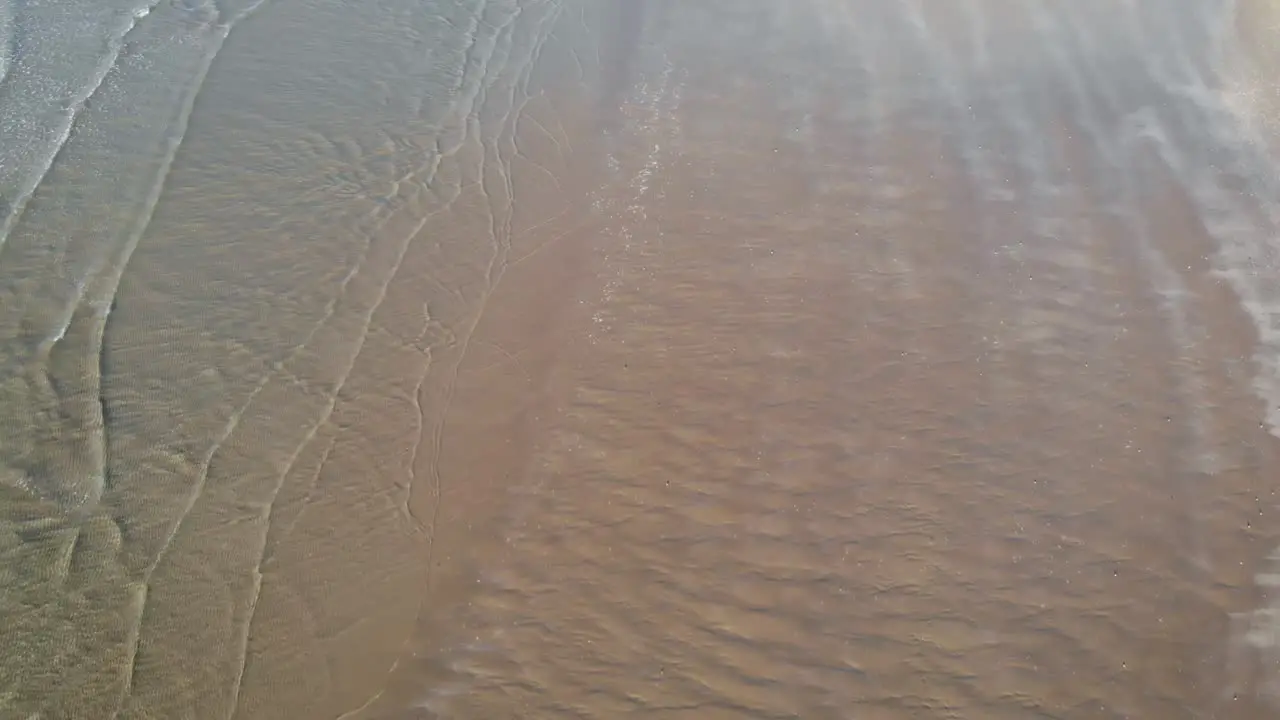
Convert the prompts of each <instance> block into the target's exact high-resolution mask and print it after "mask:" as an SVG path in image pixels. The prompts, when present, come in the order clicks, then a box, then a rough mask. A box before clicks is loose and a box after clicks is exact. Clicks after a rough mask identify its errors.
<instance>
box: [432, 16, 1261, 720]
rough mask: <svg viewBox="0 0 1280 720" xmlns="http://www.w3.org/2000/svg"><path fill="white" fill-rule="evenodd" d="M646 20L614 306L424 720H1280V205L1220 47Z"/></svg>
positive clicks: (611, 265) (611, 199) (593, 339)
mask: <svg viewBox="0 0 1280 720" xmlns="http://www.w3.org/2000/svg"><path fill="white" fill-rule="evenodd" d="M1032 6H1034V7H1039V8H1040V9H1038V10H1031V9H1029V8H1031V7H1032ZM650 7H651V10H652V15H651V17H649V18H648V23H649V24H648V26H647V28H646V36H645V38H644V42H643V44H642V47H641V50H640V52H639V59H638V60H637V61H636V66H637V67H638V68H640V78H639V80H640V83H639V84H638V85H637V86H636V87H634V88H633V89H632V90H631V92H630V94H629V95H628V96H627V98H626V99H625V103H624V107H623V111H624V114H625V117H626V122H625V125H624V129H623V132H622V133H621V135H620V138H621V139H620V140H619V141H618V143H617V144H616V145H615V146H614V149H613V155H612V157H611V158H610V161H611V162H612V163H613V164H612V167H613V168H614V175H613V178H612V179H611V180H610V182H609V183H607V184H606V185H605V187H604V188H603V189H601V190H600V191H599V192H598V194H597V196H596V200H597V202H598V205H599V207H600V208H601V213H602V216H603V217H604V229H603V230H601V232H600V237H599V238H597V240H596V241H595V243H594V244H595V246H596V247H598V248H599V249H600V250H599V252H600V258H599V267H600V268H601V270H600V273H601V284H602V287H601V289H600V290H599V292H598V293H597V294H595V295H594V296H592V297H591V298H590V299H588V300H586V302H585V304H584V306H583V308H584V309H583V310H582V312H581V313H580V317H579V319H578V322H579V323H580V325H579V327H581V328H582V330H581V331H580V332H579V333H575V334H573V336H572V337H573V339H572V341H571V346H570V348H569V349H568V350H566V351H565V353H564V355H563V357H564V360H563V361H562V363H561V364H560V365H559V366H558V367H557V369H556V371H555V377H556V378H557V380H556V381H555V384H556V386H557V387H559V388H561V389H562V392H563V393H564V396H563V404H562V405H561V406H560V407H559V408H558V409H557V411H556V412H555V414H554V417H553V419H552V420H551V422H550V423H549V430H548V433H547V436H546V437H545V439H544V440H543V441H542V443H541V444H540V445H539V447H538V450H537V452H536V453H535V456H534V458H533V461H532V462H531V464H530V466H529V468H530V469H529V471H528V474H527V477H526V479H525V481H524V484H523V485H522V486H521V487H520V488H519V490H520V491H521V493H522V494H521V497H520V499H518V500H516V501H515V502H513V503H512V505H511V510H510V515H509V518H510V519H509V521H508V522H510V527H511V529H510V531H509V538H508V540H509V543H508V544H509V548H508V550H507V551H506V553H505V554H504V555H503V557H502V559H501V562H500V563H495V564H494V565H493V567H491V568H487V569H486V572H485V576H484V578H483V582H482V583H481V587H482V590H481V591H480V592H479V594H478V596H477V598H476V600H475V602H474V603H473V606H472V607H471V609H470V611H469V613H468V614H467V615H466V616H465V618H466V619H465V621H464V622H465V624H466V626H467V627H468V628H469V629H470V630H471V636H472V637H471V638H470V639H469V641H468V643H467V644H466V645H465V646H461V647H459V648H456V649H454V650H453V651H451V652H449V653H444V654H443V656H442V659H441V663H442V664H444V665H448V666H449V668H450V674H451V681H449V682H444V683H442V684H441V685H440V686H439V687H438V688H436V689H435V690H434V691H432V692H428V693H424V697H423V701H422V705H423V707H425V708H428V709H429V710H431V711H433V712H436V713H438V714H439V715H440V716H442V717H477V718H479V717H484V718H508V717H510V718H516V717H521V718H523V717H548V718H552V717H600V718H606V717H620V716H623V715H624V714H636V715H638V716H641V717H664V718H666V717H688V718H695V717H696V718H715V717H725V718H729V717H779V718H780V717H805V718H825V717H830V718H845V717H857V718H908V717H910V718H922V717H966V718H968V717H983V718H1026V717H1054V718H1105V717H1115V718H1121V717H1150V718H1178V717H1187V718H1190V717H1241V718H1262V717H1272V716H1274V713H1275V712H1276V711H1277V710H1276V706H1272V705H1269V702H1271V698H1270V697H1269V696H1268V692H1269V690H1268V686H1269V684H1270V683H1272V682H1273V681H1274V678H1275V677H1276V676H1277V675H1276V673H1277V667H1276V665H1275V659H1274V658H1275V656H1274V655H1273V654H1272V653H1273V650H1271V649H1270V648H1269V647H1268V640H1267V637H1266V636H1267V633H1269V632H1272V631H1271V630H1270V628H1271V627H1272V625H1271V624H1270V623H1271V621H1270V618H1269V617H1267V615H1266V612H1265V611H1259V612H1254V610H1255V609H1256V608H1258V607H1259V606H1260V604H1261V605H1263V606H1265V603H1266V602H1267V600H1266V595H1265V588H1262V589H1259V588H1256V587H1255V585H1254V578H1253V574H1254V572H1256V570H1257V568H1258V567H1259V561H1260V560H1261V558H1262V556H1263V555H1265V554H1266V553H1267V552H1268V550H1269V548H1271V547H1272V546H1273V545H1274V544H1275V542H1276V538H1275V531H1276V523H1275V500H1276V498H1275V489H1276V477H1277V475H1276V472H1277V465H1276V457H1275V446H1274V438H1273V437H1271V435H1270V434H1269V433H1268V430H1269V428H1268V427H1267V426H1266V425H1265V424H1264V423H1263V422H1261V421H1262V418H1263V416H1264V414H1266V412H1267V411H1268V410H1269V408H1267V407H1264V406H1263V404H1262V402H1261V399H1265V400H1267V401H1273V400H1274V399H1275V396H1274V395H1273V394H1272V393H1271V388H1272V387H1273V383H1274V382H1275V379H1274V377H1273V376H1272V373H1274V369H1275V367H1274V358H1275V355H1274V354H1272V348H1270V347H1268V345H1267V343H1266V342H1265V338H1264V342H1263V343H1262V345H1261V346H1260V349H1258V350H1257V352H1258V354H1257V355H1256V356H1255V354H1254V353H1255V345H1254V340H1255V337H1256V336H1257V335H1258V334H1259V331H1260V330H1261V331H1262V332H1263V333H1264V334H1265V330H1266V328H1265V327H1261V326H1256V325H1255V324H1254V323H1253V322H1252V321H1258V322H1262V319H1260V318H1261V317H1262V315H1261V314H1262V312H1263V311H1264V310H1266V311H1270V310H1272V309H1273V308H1275V307H1276V305H1274V304H1273V303H1271V302H1270V300H1269V299H1268V296H1267V295H1266V293H1267V292H1274V291H1275V289H1276V287H1277V286H1275V285H1274V284H1273V279H1274V277H1275V276H1274V275H1267V274H1265V273H1268V272H1274V268H1275V267H1276V265H1275V262H1274V259H1273V258H1272V256H1271V255H1270V254H1266V255H1264V254H1257V255H1252V257H1251V258H1246V257H1245V256H1242V253H1244V252H1245V250H1243V248H1245V247H1249V248H1251V250H1249V251H1248V252H1249V253H1253V252H1255V251H1256V252H1258V253H1262V252H1263V251H1266V252H1268V253H1271V252H1274V251H1272V250H1269V249H1268V248H1271V247H1273V245H1272V243H1273V242H1274V237H1275V235H1274V234H1273V231H1274V215H1273V214H1272V213H1273V210H1274V205H1273V203H1274V202H1275V198H1276V197H1277V196H1276V195H1275V194H1274V193H1270V192H1269V191H1268V190H1269V188H1271V187H1272V184H1273V183H1274V180H1273V179H1272V178H1274V174H1272V173H1271V171H1270V170H1269V169H1268V170H1267V171H1266V173H1264V172H1263V167H1264V166H1263V163H1262V162H1260V158H1258V157H1257V156H1255V155H1251V154H1250V153H1251V152H1256V149H1254V150H1250V149H1249V147H1250V146H1249V145H1248V144H1246V143H1245V141H1244V140H1243V139H1242V138H1243V137H1244V136H1243V135H1241V134H1240V131H1239V129H1238V127H1237V123H1238V118H1236V117H1235V116H1234V115H1232V114H1231V113H1232V111H1231V108H1230V107H1229V106H1228V105H1227V104H1226V103H1225V102H1224V100H1223V98H1222V94H1221V93H1220V92H1219V90H1218V84H1219V83H1220V82H1222V78H1221V77H1220V76H1219V75H1218V73H1221V72H1225V68H1226V64H1225V63H1226V61H1225V59H1223V58H1221V57H1219V56H1217V55H1215V53H1217V52H1219V51H1220V49H1221V46H1220V45H1218V46H1216V47H1215V43H1219V42H1220V40H1221V36H1218V35H1214V34H1213V33H1214V32H1216V31H1217V30H1219V29H1220V27H1221V26H1220V25H1214V24H1213V22H1219V21H1222V19H1223V16H1221V15H1216V14H1214V13H1213V12H1211V10H1213V8H1210V7H1208V5H1207V4H1206V5H1205V7H1204V8H1203V10H1204V14H1203V15H1195V16H1192V17H1187V16H1186V15H1185V14H1183V15H1179V14H1178V12H1177V11H1176V10H1177V8H1183V7H1185V3H1184V4H1175V3H1158V2H1147V3H1131V4H1121V5H1120V7H1121V8H1123V10H1124V11H1123V12H1119V13H1117V12H1116V7H1117V5H1116V4H1115V3H1110V2H1082V3H1070V4H1067V3H1041V4H1028V3H1013V2H994V1H993V2H968V3H910V2H901V3H883V2H874V3H873V2H848V1H845V2H834V1H833V2H829V3H816V2H810V3H788V4H785V5H783V4H780V3H766V2H758V3H752V2H734V3H729V2H724V3H699V4H696V5H694V4H682V5H679V6H677V5H676V4H667V5H666V6H665V7H663V8H661V9H658V6H657V5H651V6H650ZM1217 9H1218V10H1220V9H1222V8H1217ZM1248 262H1252V263H1254V264H1253V265H1249V264H1247V263H1248ZM1242 263H1246V264H1242ZM1268 278H1270V279H1268ZM1250 293H1253V294H1252V295H1251V294H1250ZM1237 294H1240V295H1244V296H1245V297H1246V298H1247V299H1248V302H1251V303H1256V305H1255V306H1251V308H1250V309H1249V312H1245V311H1242V309H1241V302H1240V301H1239V299H1238V297H1237ZM1255 391H1257V392H1259V393H1261V396H1259V395H1258V394H1255ZM1260 398H1261V399H1260ZM1262 580H1264V581H1265V580H1266V578H1262ZM1250 628H1252V630H1250Z"/></svg>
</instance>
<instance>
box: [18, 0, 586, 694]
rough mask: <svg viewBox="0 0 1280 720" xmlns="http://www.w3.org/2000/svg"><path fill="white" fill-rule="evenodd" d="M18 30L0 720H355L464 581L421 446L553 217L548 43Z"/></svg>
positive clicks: (469, 24)
mask: <svg viewBox="0 0 1280 720" xmlns="http://www.w3.org/2000/svg"><path fill="white" fill-rule="evenodd" d="M51 5H56V4H49V3H44V4H38V3H21V4H18V5H14V6H9V5H6V8H9V9H7V10H6V12H8V13H10V15H9V17H8V18H7V22H8V23H9V24H8V25H7V26H6V30H7V31H8V32H9V33H10V35H11V37H12V38H13V42H14V43H16V47H17V48H18V49H17V50H16V51H15V52H11V53H10V54H9V55H7V57H8V58H9V59H8V60H7V64H6V69H7V70H8V74H7V75H6V76H5V81H4V85H3V86H2V87H0V93H3V102H0V106H2V107H3V108H4V113H5V116H4V122H5V123H6V127H5V132H6V146H5V151H6V152H9V151H11V150H12V152H13V155H12V156H11V157H14V158H17V160H18V161H19V162H17V163H16V164H15V165H14V166H12V167H13V168H15V169H13V170H12V171H11V169H10V168H11V166H10V165H9V164H7V163H6V164H5V176H4V178H3V182H4V185H3V192H4V198H5V215H4V218H5V219H4V225H3V228H4V236H3V238H4V245H3V248H0V253H2V254H0V267H2V268H3V273H2V274H0V304H2V305H3V308H4V311H3V313H2V314H0V333H2V335H0V338H2V343H0V365H2V366H3V369H4V377H3V383H4V384H3V390H2V391H0V392H3V396H2V399H0V406H2V407H3V408H4V412H5V417H6V424H5V428H4V433H3V436H2V437H0V472H2V475H0V480H2V483H0V488H2V492H3V497H2V498H0V512H2V513H3V517H2V519H0V525H2V527H3V535H0V538H2V539H0V548H2V550H0V552H2V553H3V561H2V563H0V568H3V570H2V572H3V579H2V580H0V608H2V610H0V612H3V620H2V621H0V627H3V628H4V629H3V641H2V642H0V647H3V662H2V663H0V703H3V711H0V714H3V715H4V716H5V717H21V718H28V717H42V718H70V717H104V718H105V717H156V718H173V717H222V718H225V717H233V716H235V717H323V716H336V715H337V714H340V713H342V712H346V711H352V710H354V709H355V708H357V707H360V706H361V705H363V704H365V703H369V704H370V706H371V707H372V705H374V704H375V703H373V702H372V701H373V699H374V698H376V697H377V696H378V693H379V689H380V688H381V687H382V686H383V684H384V678H385V676H386V674H387V672H388V670H389V669H390V668H391V667H392V666H393V665H395V664H396V663H397V661H398V659H399V658H401V657H402V656H404V657H407V656H408V655H409V654H410V652H411V648H410V647H409V645H408V642H409V640H410V639H412V638H413V637H415V633H414V629H415V627H416V623H417V619H418V616H419V612H420V611H421V610H422V609H423V608H424V607H426V599H427V588H428V585H429V584H439V583H442V582H443V581H444V580H445V579H447V577H448V575H447V573H445V574H444V575H445V577H444V578H436V577H434V576H433V573H432V568H433V563H434V566H437V567H442V568H448V567H449V566H450V561H451V559H452V558H454V557H461V556H464V555H465V552H464V550H465V548H459V547H450V548H441V547H440V543H438V542H435V540H436V537H437V530H438V525H439V522H438V521H439V516H440V513H441V509H440V504H439V500H440V494H441V488H442V487H443V486H444V485H445V484H446V483H447V482H449V481H450V480H453V481H454V482H464V481H466V482H471V480H472V479H471V478H470V477H469V476H468V475H467V474H466V473H463V474H461V475H457V476H453V475H450V474H449V473H447V472H445V471H444V470H443V469H442V468H443V467H444V463H445V462H446V460H445V457H446V455H448V452H455V453H456V452H462V449H463V448H466V447H467V445H466V444H465V442H452V441H451V432H452V431H451V430H450V429H449V427H446V423H445V418H446V417H449V418H458V419H459V421H463V420H465V419H466V418H467V417H469V416H468V414H467V412H465V411H463V410H459V409H457V408H453V407H452V403H451V400H452V399H453V398H454V395H455V391H456V389H457V388H458V387H459V380H458V378H459V376H460V371H459V367H460V365H461V361H462V358H463V357H464V355H465V356H467V357H468V358H472V363H471V364H472V365H475V364H477V363H478V362H480V361H482V360H484V359H486V358H488V359H489V361H490V362H492V355H493V352H491V351H490V350H489V349H486V348H481V347H478V346H477V345H478V343H476V342H473V338H472V335H473V330H474V329H475V327H476V324H477V322H478V320H479V318H480V316H481V313H482V312H485V310H486V307H487V305H488V302H489V300H490V297H491V296H492V295H493V293H494V290H495V288H496V287H497V285H498V282H499V280H500V278H501V277H502V276H503V275H504V274H505V273H507V272H508V271H510V270H511V269H512V267H513V266H514V265H515V264H516V263H517V262H519V261H521V260H525V259H526V258H525V256H526V255H528V254H529V253H530V252H531V251H532V250H533V249H535V248H537V247H540V246H541V245H540V243H542V242H544V241H545V240H547V239H548V238H553V237H554V234H553V233H552V232H551V231H553V230H556V224H555V223H554V222H551V221H554V220H556V219H557V218H558V217H559V216H563V215H564V213H565V210H566V207H565V206H564V202H565V198H566V197H568V196H569V195H568V194H567V193H568V188H571V187H572V186H573V182H574V179H573V174H572V173H571V172H570V171H569V167H568V154H567V148H568V146H569V145H570V142H571V141H570V139H569V134H570V133H572V132H574V131H573V130H572V129H566V126H565V125H562V124H559V123H558V115H557V112H556V109H555V108H554V107H553V105H552V103H551V101H550V98H549V96H548V95H546V94H544V93H543V92H542V91H541V90H539V89H538V88H539V87H540V85H539V79H538V78H537V77H535V75H536V74H537V73H540V72H546V71H547V70H548V69H549V68H550V69H558V66H557V63H560V64H561V65H563V64H564V63H565V62H567V60H566V57H567V56H565V54H564V53H563V52H562V51H546V50H545V48H546V45H547V42H548V39H549V38H550V37H551V30H552V28H553V27H555V26H556V25H557V23H559V24H562V25H567V26H572V25H573V24H575V23H576V24H577V25H581V23H582V18H581V11H580V10H579V11H577V12H578V13H579V17H577V18H570V17H568V16H565V15H564V11H565V7H564V6H562V5H560V4H557V3H545V2H543V3H540V2H516V0H506V1H501V0H490V1H488V2H466V3H463V2H459V3H446V4H440V5H438V6H437V7H432V6H430V5H425V4H423V3H421V2H416V1H413V2H410V1H406V2H381V3H378V5H377V8H376V12H374V11H372V10H370V11H366V10H365V9H364V8H363V6H358V5H356V4H352V3H346V2H340V1H338V0H334V1H333V2H325V1H323V0H316V1H314V2H308V3H305V4H304V5H305V7H298V6H296V4H290V3H283V2H275V1H274V0H265V1H264V2H259V3H256V4H245V3H236V2H219V3H216V4H215V3H203V4H202V3H199V2H190V3H186V2H175V3H169V2H163V3H159V4H154V5H153V6H151V7H139V8H130V7H116V8H98V6H97V5H96V4H94V5H93V7H95V8H98V10H97V12H98V13H99V15H101V16H102V17H101V18H99V20H101V22H100V26H101V27H96V26H95V27H88V25H87V24H88V23H90V22H91V21H95V20H94V19H93V17H91V16H89V15H87V14H84V10H85V8H88V7H89V5H86V6H85V8H79V9H78V10H79V11H81V13H82V14H81V15H80V16H74V17H73V13H74V12H75V10H76V9H72V8H69V7H63V8H61V9H59V8H57V7H50V6H51ZM64 5H65V4H64ZM60 12H61V13H66V17H52V16H51V17H45V16H44V15H41V13H44V14H45V15H47V14H49V13H60ZM14 13H16V15H15V14H14ZM94 17H96V16H94ZM42 23H43V24H42ZM59 23H66V24H65V25H63V26H59ZM81 23H85V24H86V25H85V26H84V27H85V32H86V33H93V32H97V31H98V30H101V29H103V28H105V31H104V32H102V33H101V34H100V37H102V38H106V39H105V40H103V41H102V42H96V41H95V42H89V43H87V45H86V47H87V48H88V50H85V52H94V53H101V54H100V55H97V56H95V57H94V58H93V59H92V61H88V62H84V63H79V64H77V62H78V58H72V57H67V58H65V61H66V64H65V66H60V65H58V64H57V63H55V62H54V58H57V57H59V54H60V51H59V49H58V47H49V48H46V47H44V45H43V44H45V43H55V44H56V43H57V42H61V41H62V40H61V38H62V36H61V35H60V34H59V33H62V32H69V30H68V28H70V27H75V28H80V27H81V25H80V24H81ZM15 28H16V29H15ZM579 34H580V35H581V34H583V33H582V32H581V31H579ZM72 40H74V38H72V39H71V40H68V42H71V41H72ZM544 51H545V54H546V55H547V59H546V60H545V61H539V60H538V58H539V57H540V56H541V54H543V53H544ZM562 56H564V57H562ZM37 62H38V63H42V64H36V63H37ZM24 63H28V64H24ZM539 68H540V69H539ZM54 70H58V71H65V72H67V73H73V72H79V73H80V74H79V75H77V76H76V77H74V78H60V79H58V78H53V77H52V74H53V72H54ZM42 72H43V73H45V74H46V75H49V77H44V76H42V75H41V73H42ZM565 77H566V81H563V82H562V81H560V80H559V79H558V76H557V77H556V78H553V79H556V81H557V82H559V83H560V84H561V85H566V84H567V78H568V76H565ZM543 80H545V78H544V79H543ZM550 84H551V83H550V82H549V81H548V82H542V83H541V85H542V86H549V85H550ZM46 95H47V96H49V97H51V98H53V99H52V100H51V101H50V102H49V103H48V107H43V106H37V105H38V103H37V102H36V101H37V100H38V99H39V98H41V97H44V96H46ZM22 103H27V106H23V105H22ZM24 123H26V124H24ZM68 128H70V129H69V130H68ZM10 132H12V133H13V134H12V135H10V134H9V133H10ZM578 132H579V133H580V131H578ZM10 137H14V138H18V141H15V142H14V143H13V144H10V143H9V140H8V138H10ZM516 185H521V186H522V187H525V188H526V189H525V190H523V191H522V197H521V205H520V207H515V205H514V204H513V192H514V190H513V189H514V187H515V186H516ZM581 194H582V193H581V192H578V193H575V194H574V196H580V195H581ZM566 217H567V216H566ZM547 223H550V224H547ZM561 232H562V230H561ZM525 264H527V265H530V266H532V265H533V264H534V263H532V261H530V262H529V263H525ZM558 296H559V294H557V293H553V294H552V297H558ZM544 314H545V313H544ZM532 316H533V317H534V318H536V317H538V315H537V314H536V313H533V314H532ZM498 349H499V350H501V348H498ZM513 372H514V371H513ZM504 441H509V438H507V439H504V438H501V437H499V438H497V439H496V440H495V442H497V443H501V442H504ZM446 443H449V447H450V448H453V449H451V450H449V451H448V452H446V451H445V450H444V447H445V445H446ZM496 449H498V450H500V449H501V448H500V447H498V448H496ZM450 462H454V463H455V465H456V464H457V461H450ZM453 472H458V471H457V470H456V469H455V470H454V471H453ZM472 484H473V485H476V483H472ZM482 509H483V508H482ZM481 517H482V514H480V515H475V516H473V517H472V518H471V519H473V520H475V521H480V520H481Z"/></svg>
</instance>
